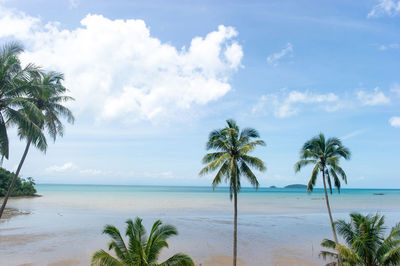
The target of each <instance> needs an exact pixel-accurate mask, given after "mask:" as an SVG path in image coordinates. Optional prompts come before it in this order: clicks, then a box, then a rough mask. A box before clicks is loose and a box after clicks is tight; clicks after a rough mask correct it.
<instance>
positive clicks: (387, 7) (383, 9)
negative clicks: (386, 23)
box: [368, 0, 400, 18]
mask: <svg viewBox="0 0 400 266" xmlns="http://www.w3.org/2000/svg"><path fill="white" fill-rule="evenodd" d="M378 1H379V2H378V4H377V5H375V6H374V7H373V8H372V10H371V11H370V12H369V13H368V17H369V18H374V17H381V16H384V15H388V16H396V15H398V14H400V1H399V0H397V1H396V0H378Z"/></svg>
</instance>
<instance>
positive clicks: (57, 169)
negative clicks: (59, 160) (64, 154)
mask: <svg viewBox="0 0 400 266" xmlns="http://www.w3.org/2000/svg"><path fill="white" fill-rule="evenodd" d="M75 169H78V167H77V166H76V165H75V164H74V163H71V162H68V163H65V164H63V165H53V166H50V167H47V168H46V169H45V171H46V172H50V173H62V172H67V171H71V170H75Z"/></svg>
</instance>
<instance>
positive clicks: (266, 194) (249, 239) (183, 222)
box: [0, 185, 400, 265]
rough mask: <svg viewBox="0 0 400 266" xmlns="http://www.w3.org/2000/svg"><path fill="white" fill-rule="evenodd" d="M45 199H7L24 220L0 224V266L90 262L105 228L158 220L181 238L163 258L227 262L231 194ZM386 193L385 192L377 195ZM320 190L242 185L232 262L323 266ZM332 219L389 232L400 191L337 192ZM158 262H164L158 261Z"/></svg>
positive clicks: (43, 189)
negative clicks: (355, 216)
mask: <svg viewBox="0 0 400 266" xmlns="http://www.w3.org/2000/svg"><path fill="white" fill-rule="evenodd" d="M36 187H37V190H38V194H40V195H42V197H34V198H12V199H10V201H9V205H8V207H10V208H14V209H16V210H19V211H21V212H23V213H29V214H26V215H16V216H13V217H10V218H8V219H4V220H2V221H1V222H0V258H1V259H0V260H1V261H0V264H1V265H88V264H89V263H90V257H91V255H92V254H93V252H95V251H96V250H98V249H100V248H103V249H106V248H107V242H108V238H107V237H106V236H104V235H102V234H101V232H102V229H103V227H104V225H106V224H113V225H115V226H117V227H118V228H119V229H120V231H122V232H124V230H125V225H124V223H125V221H126V220H127V219H130V218H131V219H134V218H135V217H136V216H139V217H142V218H143V223H144V225H145V226H146V228H147V229H148V230H150V226H151V225H152V223H153V222H154V221H155V220H157V219H161V220H162V221H163V222H164V223H170V224H172V225H175V226H176V227H177V229H178V232H179V235H178V236H175V237H172V238H171V239H170V241H169V246H170V248H169V249H166V250H164V251H163V253H162V256H161V257H162V258H166V257H167V256H169V255H172V254H174V253H177V252H184V253H187V254H189V255H190V256H192V258H193V259H194V260H195V262H196V263H197V264H198V265H200V264H201V265H231V263H232V262H231V253H232V239H233V203H232V202H231V201H230V200H229V190H228V188H217V189H216V190H215V191H213V190H212V188H210V187H161V186H96V185H37V186H36ZM376 193H378V194H383V195H376ZM323 199H324V195H323V192H322V190H321V189H316V190H315V192H313V193H312V194H307V193H306V191H305V190H304V189H279V188H278V189H272V188H260V189H258V190H257V191H256V190H255V189H252V188H242V190H241V192H240V194H239V204H238V208H239V214H238V258H239V261H238V265H324V262H325V261H324V260H322V259H321V258H319V257H318V254H319V252H320V250H321V247H320V242H321V240H322V239H323V238H332V233H331V230H330V226H329V219H328V214H327V212H326V206H325V201H324V200H323ZM330 199H331V206H332V210H333V215H334V218H335V219H348V214H349V213H350V212H354V211H358V212H361V213H363V214H366V213H372V214H375V213H376V212H379V213H380V214H383V215H385V216H386V223H387V226H393V225H394V224H395V223H396V222H398V221H400V206H399V204H398V202H399V201H400V190H370V189H343V190H342V192H341V194H337V193H334V194H333V195H332V196H331V197H330ZM162 258H161V259H162Z"/></svg>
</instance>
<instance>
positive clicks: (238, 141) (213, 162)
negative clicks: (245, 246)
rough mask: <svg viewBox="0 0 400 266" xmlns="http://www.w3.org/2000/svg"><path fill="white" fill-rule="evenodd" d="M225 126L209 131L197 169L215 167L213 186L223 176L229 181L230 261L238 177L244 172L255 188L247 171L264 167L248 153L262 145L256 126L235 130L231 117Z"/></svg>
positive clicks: (205, 171) (256, 184) (212, 168)
mask: <svg viewBox="0 0 400 266" xmlns="http://www.w3.org/2000/svg"><path fill="white" fill-rule="evenodd" d="M226 123H227V126H226V127H225V128H223V129H217V130H214V131H212V132H211V133H210V135H209V137H208V142H207V144H206V149H207V150H214V152H212V153H208V154H206V155H205V156H204V157H203V160H202V162H203V164H206V166H205V167H204V168H203V169H202V170H201V171H200V173H199V174H200V175H206V174H208V173H211V172H213V171H216V170H217V169H218V171H217V174H216V176H215V177H214V180H213V182H212V185H213V188H214V189H215V187H216V186H217V185H219V184H220V183H221V182H222V180H223V179H224V180H225V182H227V183H229V191H230V199H231V200H232V196H233V198H234V222H233V265H236V258H237V194H238V192H239V191H240V187H241V185H240V184H241V183H240V177H242V176H244V177H246V178H247V180H248V181H249V182H250V184H251V185H253V186H254V187H256V188H258V185H259V183H258V180H257V178H256V176H255V174H254V173H253V172H252V171H251V167H252V168H255V169H256V170H259V171H265V170H266V167H265V165H264V162H263V161H262V160H260V159H259V158H257V157H253V156H250V155H248V153H250V152H251V151H253V150H254V149H255V148H256V147H257V146H260V145H261V146H264V145H265V142H264V141H262V140H259V139H257V140H254V139H255V138H259V137H260V135H259V134H258V132H257V130H255V129H253V128H245V129H243V130H242V131H240V130H239V127H238V125H237V124H236V122H235V121H234V120H232V119H229V120H227V121H226Z"/></svg>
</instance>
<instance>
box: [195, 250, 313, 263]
mask: <svg viewBox="0 0 400 266" xmlns="http://www.w3.org/2000/svg"><path fill="white" fill-rule="evenodd" d="M285 252H286V251H285ZM272 261H273V262H272V264H270V265H274V266H319V265H320V264H317V263H315V262H312V261H309V260H305V259H302V258H299V257H297V256H295V255H294V254H277V255H275V256H274V257H273V260H272ZM200 265H201V266H223V265H227V266H229V265H232V257H231V256H225V255H217V256H213V257H211V258H210V259H208V260H206V261H205V262H204V263H202V264H199V266H200ZM237 265H238V266H251V265H249V264H246V263H245V262H244V261H243V259H240V258H238V261H237ZM260 265H269V264H268V263H265V264H260Z"/></svg>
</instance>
